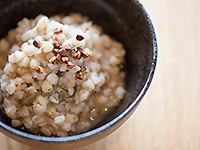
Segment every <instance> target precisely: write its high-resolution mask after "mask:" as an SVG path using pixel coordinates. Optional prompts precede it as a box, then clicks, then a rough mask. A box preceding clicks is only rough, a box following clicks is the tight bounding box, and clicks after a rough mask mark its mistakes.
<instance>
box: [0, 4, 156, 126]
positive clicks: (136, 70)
mask: <svg viewBox="0 0 200 150" xmlns="http://www.w3.org/2000/svg"><path fill="white" fill-rule="evenodd" d="M139 5H140V4H139V3H138V2H137V1H136V2H135V1H132V0H123V1H119V0H98V1H97V0H60V1H55V0H6V1H0V20H1V21H0V38H2V37H4V36H5V35H6V34H7V32H8V31H9V30H10V29H12V28H14V27H16V25H17V22H18V21H19V20H21V19H22V18H24V17H27V18H34V17H36V16H37V15H38V14H41V13H42V14H44V15H47V16H52V15H58V14H64V15H68V14H69V13H71V12H79V13H81V14H82V15H86V16H88V17H89V19H90V20H92V21H93V22H94V23H95V24H98V25H100V26H101V27H102V28H103V30H104V32H105V33H107V34H109V35H110V36H111V37H113V38H114V39H116V40H117V41H120V42H122V43H123V44H124V46H125V49H126V53H127V54H126V67H125V70H126V81H125V82H126V90H127V93H126V95H125V97H124V99H123V100H122V102H121V103H120V105H119V106H118V107H116V108H115V110H114V111H113V112H112V113H111V114H110V115H109V116H108V117H106V118H105V119H104V120H103V121H101V122H100V123H99V124H98V125H97V126H95V128H97V127H99V126H101V125H103V124H106V123H108V122H110V121H111V120H113V119H114V118H115V117H117V116H119V115H120V114H121V113H122V112H123V111H124V110H126V108H128V106H130V105H131V104H132V103H133V102H134V100H135V99H136V98H137V96H138V95H139V94H140V92H141V90H142V88H143V86H144V84H145V83H146V80H147V78H148V76H149V72H150V69H151V66H152V62H153V40H152V34H151V31H150V26H149V22H148V21H147V18H146V17H145V14H144V12H143V11H142V8H141V7H139ZM0 121H1V122H3V123H5V124H7V125H10V120H9V119H8V118H6V117H5V116H4V115H2V113H0Z"/></svg>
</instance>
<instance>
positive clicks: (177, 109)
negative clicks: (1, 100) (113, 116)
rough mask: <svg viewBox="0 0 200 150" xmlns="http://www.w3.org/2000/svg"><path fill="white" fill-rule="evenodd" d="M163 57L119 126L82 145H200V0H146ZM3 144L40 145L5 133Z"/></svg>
mask: <svg viewBox="0 0 200 150" xmlns="http://www.w3.org/2000/svg"><path fill="white" fill-rule="evenodd" d="M141 2H142V3H143V5H144V6H145V8H146V9H147V11H148V12H149V15H150V16H151V19H152V20H153V23H154V27H155V29H156V33H157V37H158V44H159V58H158V65H157V71H156V74H155V77H154V80H153V83H152V85H151V88H150V90H149V91H148V93H147V94H146V96H145V97H144V99H143V102H142V103H141V105H140V107H139V108H138V109H137V111H136V112H135V113H134V115H132V117H131V118H130V119H129V120H128V121H127V122H126V123H125V124H124V125H123V126H122V127H121V128H120V129H118V130H117V131H116V132H114V133H113V134H111V135H110V136H108V137H107V138H104V139H103V140H101V141H99V142H97V143H95V144H92V145H89V146H87V147H84V148H80V149H78V150H133V149H135V150H150V149H156V150H165V149H166V150H169V149H171V150H184V149H185V150H188V149H192V150H197V149H200V129H199V128H200V109H199V106H200V79H199V77H200V67H199V64H200V58H199V57H200V44H199V41H200V29H199V27H200V17H199V14H200V9H199V8H200V0H141ZM0 147H1V148H0V149H1V150H36V149H35V148H31V147H28V146H25V145H22V144H20V143H17V142H15V141H13V140H11V139H10V138H8V137H6V136H4V135H2V134H0Z"/></svg>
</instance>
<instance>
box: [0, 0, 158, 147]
mask: <svg viewBox="0 0 200 150" xmlns="http://www.w3.org/2000/svg"><path fill="white" fill-rule="evenodd" d="M135 3H136V5H138V6H139V7H140V9H141V11H142V13H143V15H144V17H145V19H146V20H147V23H148V26H149V29H150V34H151V38H152V44H153V58H152V63H151V67H150V71H149V74H148V78H147V80H146V82H145V85H144V86H143V88H142V90H141V91H140V93H139V95H138V96H137V98H136V99H135V100H134V101H133V102H132V103H131V105H129V106H128V108H126V109H125V111H123V112H122V113H121V114H120V115H119V116H117V117H116V118H114V119H113V120H111V121H110V122H108V123H106V124H104V125H102V126H100V127H98V128H96V129H93V130H90V131H87V132H85V133H81V134H77V135H72V136H67V137H46V136H38V135H33V134H30V133H25V132H23V131H20V130H17V129H15V128H12V127H11V126H9V125H6V124H4V123H3V122H1V121H0V128H1V129H3V130H7V131H9V132H11V133H13V134H16V135H18V136H20V137H23V138H28V139H30V140H37V141H41V142H54V143H63V142H68V143H71V142H77V141H80V140H83V139H84V140H85V139H87V138H91V137H94V136H95V135H97V134H99V133H102V132H105V131H106V130H109V129H110V128H111V127H113V126H114V125H116V124H117V122H119V121H121V120H123V119H124V118H125V116H127V115H128V114H129V113H131V112H132V111H133V110H134V109H135V108H136V106H137V105H138V104H139V103H140V101H141V100H142V98H143V96H144V95H145V93H146V92H147V90H148V88H149V86H150V83H151V82H152V79H153V75H154V72H155V68H156V62H157V55H158V54H157V53H158V52H157V49H158V47H157V40H156V34H155V30H154V27H153V24H152V21H151V19H150V17H149V15H148V13H147V11H146V10H145V8H144V7H143V5H142V4H141V2H140V1H139V0H135Z"/></svg>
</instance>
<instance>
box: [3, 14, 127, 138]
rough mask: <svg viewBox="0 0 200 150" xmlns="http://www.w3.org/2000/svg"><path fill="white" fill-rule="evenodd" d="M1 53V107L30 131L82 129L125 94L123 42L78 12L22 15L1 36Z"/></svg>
mask: <svg viewBox="0 0 200 150" xmlns="http://www.w3.org/2000/svg"><path fill="white" fill-rule="evenodd" d="M0 54H1V55H0V60H1V63H0V68H1V70H0V75H1V78H0V83H1V95H2V97H1V99H0V101H1V103H2V109H3V110H4V111H5V114H6V115H7V116H9V117H10V118H11V119H12V122H11V123H12V126H14V127H22V126H25V128H27V129H28V130H29V131H31V132H32V133H35V134H39V133H43V134H44V135H45V136H68V135H71V134H77V133H80V132H83V131H86V130H88V129H89V128H91V127H92V126H93V125H95V124H96V123H98V122H99V121H100V120H101V119H102V118H103V116H105V115H106V114H107V113H108V112H109V111H110V110H112V108H114V107H115V106H116V105H118V104H119V102H120V100H121V99H122V98H123V96H124V93H125V90H124V88H123V86H124V81H123V79H124V76H125V73H124V72H122V71H120V67H119V65H120V64H122V63H123V62H124V55H125V50H124V49H123V45H122V44H121V43H119V42H116V41H115V40H113V39H112V38H110V37H109V36H108V35H106V34H103V33H102V29H101V28H100V27H99V26H97V25H94V24H93V23H92V22H91V21H88V19H87V18H86V17H82V16H81V15H80V14H70V15H69V16H65V17H61V16H53V17H51V18H48V17H46V16H43V15H39V16H38V17H36V18H35V19H30V20H29V19H27V18H24V19H23V20H21V21H19V22H18V26H17V28H15V29H12V30H11V31H9V33H8V35H7V37H6V38H3V39H1V40H0ZM4 66H5V67H4ZM3 67H4V68H3Z"/></svg>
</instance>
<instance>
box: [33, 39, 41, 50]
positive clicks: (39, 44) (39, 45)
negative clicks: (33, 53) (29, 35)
mask: <svg viewBox="0 0 200 150" xmlns="http://www.w3.org/2000/svg"><path fill="white" fill-rule="evenodd" d="M33 45H34V46H35V47H37V48H40V47H41V42H40V41H39V40H37V39H36V40H34V41H33Z"/></svg>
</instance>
